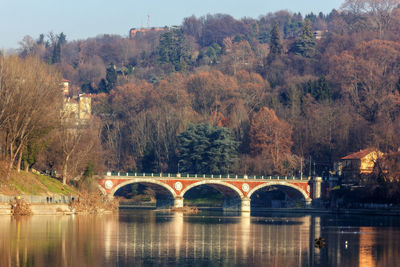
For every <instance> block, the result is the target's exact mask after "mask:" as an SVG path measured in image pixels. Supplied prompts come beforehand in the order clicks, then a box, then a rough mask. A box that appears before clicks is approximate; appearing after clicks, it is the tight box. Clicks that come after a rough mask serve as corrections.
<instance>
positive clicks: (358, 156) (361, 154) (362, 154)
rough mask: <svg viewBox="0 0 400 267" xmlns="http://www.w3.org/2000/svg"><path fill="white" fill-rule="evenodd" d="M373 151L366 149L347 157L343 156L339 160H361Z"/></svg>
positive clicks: (372, 149)
mask: <svg viewBox="0 0 400 267" xmlns="http://www.w3.org/2000/svg"><path fill="white" fill-rule="evenodd" d="M375 151H377V150H376V149H375V148H366V149H364V150H360V151H358V152H355V153H352V154H350V155H347V156H345V157H343V158H341V159H342V160H345V159H362V158H364V157H365V156H367V155H368V154H370V153H372V152H375Z"/></svg>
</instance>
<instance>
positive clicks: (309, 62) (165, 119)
mask: <svg viewBox="0 0 400 267" xmlns="http://www.w3.org/2000/svg"><path fill="white" fill-rule="evenodd" d="M399 4H400V1H397V0H384V1H378V0H364V1H356V0H346V1H345V3H344V4H343V5H342V7H341V9H340V10H332V11H331V12H330V13H329V14H323V13H319V14H313V13H311V14H307V15H305V16H303V15H302V14H300V13H291V12H288V11H279V12H276V13H268V14H266V15H262V16H260V17H259V18H258V19H254V18H242V19H240V20H238V19H234V18H233V17H232V16H230V15H227V14H214V15H206V16H202V17H195V16H191V17H187V18H185V19H184V20H183V22H182V24H181V25H179V26H175V27H165V28H164V30H162V31H146V32H140V31H139V32H137V33H136V34H135V35H134V36H131V37H130V38H126V37H121V36H117V35H103V36H97V37H95V38H89V39H86V40H75V41H69V40H68V36H66V35H65V34H63V33H60V34H54V33H50V34H42V35H40V36H39V37H38V38H36V37H35V38H33V37H29V36H26V37H25V38H24V39H23V40H22V41H21V43H20V48H19V49H18V58H19V60H21V61H26V60H32V59H30V58H31V57H36V58H37V57H38V58H40V59H41V60H42V62H44V63H43V64H45V65H51V67H52V68H54V69H56V70H57V71H58V72H59V74H60V76H59V77H60V79H62V78H64V79H67V80H69V81H70V83H71V87H72V90H71V96H72V95H77V94H80V93H85V94H91V98H92V109H93V119H92V121H91V122H90V125H86V126H85V127H82V129H79V130H77V131H76V132H75V134H74V136H73V137H71V136H70V135H71V134H70V131H69V133H68V131H65V130H63V127H62V126H54V127H53V128H54V129H52V127H51V126H52V125H57V123H53V124H52V125H44V129H45V130H44V131H43V130H40V129H39V130H38V132H39V133H40V134H37V135H35V138H30V137H29V138H28V137H27V138H26V140H25V139H24V141H23V146H22V147H21V148H20V149H19V150H18V151H14V153H13V155H12V158H11V160H12V162H13V163H16V162H17V161H18V155H17V154H18V153H19V154H20V160H19V163H18V164H21V161H24V160H25V161H26V162H28V164H29V166H33V167H34V168H37V169H41V170H57V171H58V172H59V173H63V175H64V176H67V177H68V179H69V178H72V177H75V176H78V175H82V174H84V173H87V172H92V171H97V172H102V171H104V170H105V169H108V170H119V171H137V172H155V173H158V172H178V171H180V172H192V173H194V172H203V173H215V174H220V173H238V174H244V173H248V174H254V175H276V174H279V175H299V173H300V171H301V170H302V171H303V173H304V174H306V175H308V174H313V173H315V174H318V175H327V174H328V172H329V171H332V170H333V165H334V162H335V161H337V160H338V159H340V158H341V157H343V156H345V155H347V154H349V153H351V152H355V151H358V150H360V149H365V148H368V147H373V148H378V149H379V150H381V151H382V152H385V153H390V152H397V151H398V148H399V147H400V135H399V134H398V132H399V130H400V7H399ZM127 30H128V29H127ZM2 57H4V56H2ZM4 60H6V59H4V58H3V61H4ZM0 65H1V64H0ZM0 102H1V101H0ZM3 102H4V101H3ZM51 103H57V102H55V101H52V102H51ZM5 105H6V104H4V103H3V106H2V103H0V110H2V108H3V109H4V108H6V106H5ZM54 105H55V104H54ZM54 105H53V106H54ZM21 112H22V111H21ZM43 112H46V111H43ZM48 114H50V113H48ZM1 116H2V113H0V126H1V127H3V126H4V125H5V124H4V123H3V124H2V122H4V121H5V120H3V121H2V120H1V119H2V118H3V117H4V116H3V117H1ZM55 116H56V115H55ZM4 118H5V117H4ZM38 123H39V122H38ZM4 127H5V126H4ZM4 127H3V128H1V129H0V132H2V133H6V132H7V131H6V130H5V128H4ZM78 132H79V134H78ZM4 136H5V134H4ZM2 140H4V144H6V143H7V142H8V141H9V139H7V138H6V137H4V138H3V139H2ZM21 140H22V139H18V137H17V138H16V139H15V144H20V143H21ZM43 140H45V142H44V141H43ZM7 144H8V143H7ZM7 151H10V149H9V148H8V149H3V150H2V154H3V155H4V156H7V155H6V154H7V153H8V152H7ZM66 161H68V165H67V164H66ZM394 165H395V166H397V165H396V164H394ZM394 168H398V167H394ZM395 172H396V170H394V171H393V173H395Z"/></svg>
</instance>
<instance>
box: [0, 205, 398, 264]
mask: <svg viewBox="0 0 400 267" xmlns="http://www.w3.org/2000/svg"><path fill="white" fill-rule="evenodd" d="M319 237H322V238H325V245H323V244H321V246H319V247H318V246H317V247H316V246H315V241H314V240H315V239H316V238H319ZM399 262H400V219H399V218H397V217H389V216H388V217H385V216H355V215H353V216H350V215H349V216H344V215H341V216H335V215H293V214H292V215H289V214H276V213H275V214H268V213H264V214H252V216H241V215H240V214H224V213H222V212H205V211H202V212H200V213H199V214H196V215H186V214H182V213H169V212H158V211H151V210H121V211H120V212H119V214H118V213H117V214H109V215H71V216H31V217H21V218H13V217H10V216H0V266H74V267H75V266H76V267H79V266H177V265H179V266H352V267H354V266H362V267H369V266H399V265H398V263H399Z"/></svg>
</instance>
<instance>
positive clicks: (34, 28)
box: [0, 0, 344, 49]
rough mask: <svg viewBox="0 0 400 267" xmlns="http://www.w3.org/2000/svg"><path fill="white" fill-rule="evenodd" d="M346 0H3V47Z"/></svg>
mask: <svg viewBox="0 0 400 267" xmlns="http://www.w3.org/2000/svg"><path fill="white" fill-rule="evenodd" d="M343 1H344V0H244V1H242V0H240V1H239V0H143V1H136V0H115V1H110V0H107V1H106V0H0V10H1V15H0V49H1V48H4V49H8V48H17V47H18V42H19V41H20V40H22V38H23V37H24V36H25V35H30V36H32V37H34V38H37V37H38V36H39V34H40V33H45V34H46V33H48V32H50V31H53V32H55V33H60V32H64V33H65V34H66V35H67V40H68V41H71V40H76V39H86V38H88V37H94V36H96V35H99V34H104V33H107V34H120V35H122V36H127V35H128V31H129V29H130V28H133V27H136V28H138V27H141V26H142V25H143V26H146V25H147V14H149V15H150V26H152V27H153V26H165V25H167V26H171V25H179V24H181V23H182V20H183V18H185V17H188V16H191V15H196V16H197V17H199V16H203V15H206V14H216V13H225V14H230V15H232V16H233V17H235V18H237V19H240V18H242V17H252V18H258V17H259V16H260V15H264V14H267V13H269V12H275V11H278V10H282V9H285V10H289V11H292V12H301V13H302V14H303V15H304V14H307V13H310V12H314V13H319V12H320V11H322V12H324V13H329V12H330V11H331V10H332V9H334V8H335V9H338V8H339V7H340V5H341V4H342V2H343Z"/></svg>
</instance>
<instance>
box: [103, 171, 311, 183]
mask: <svg viewBox="0 0 400 267" xmlns="http://www.w3.org/2000/svg"><path fill="white" fill-rule="evenodd" d="M104 176H105V178H106V177H110V176H118V177H121V178H132V177H141V178H179V179H185V178H190V179H192V178H197V179H252V180H300V181H308V180H311V177H297V176H259V175H236V174H192V173H143V172H139V173H136V172H135V173H133V172H106V173H105V174H104Z"/></svg>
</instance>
